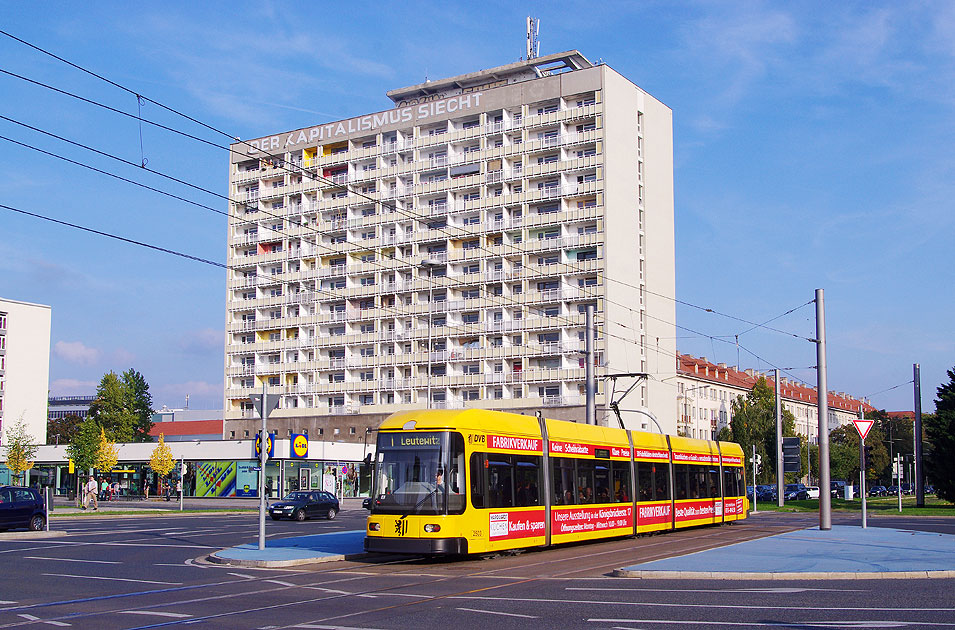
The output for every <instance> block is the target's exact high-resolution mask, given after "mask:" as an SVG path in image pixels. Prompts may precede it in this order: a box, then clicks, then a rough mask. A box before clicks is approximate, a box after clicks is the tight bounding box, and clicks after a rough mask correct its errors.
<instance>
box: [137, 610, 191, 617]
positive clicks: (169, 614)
mask: <svg viewBox="0 0 955 630" xmlns="http://www.w3.org/2000/svg"><path fill="white" fill-rule="evenodd" d="M119 614H121V615H155V616H157V617H173V618H175V619H185V618H186V617H192V615H187V614H186V613H174V612H161V611H159V610H120V611H119Z"/></svg>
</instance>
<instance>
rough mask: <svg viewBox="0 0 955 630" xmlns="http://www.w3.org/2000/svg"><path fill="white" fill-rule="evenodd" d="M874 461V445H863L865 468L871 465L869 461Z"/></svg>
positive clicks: (863, 463) (863, 464)
mask: <svg viewBox="0 0 955 630" xmlns="http://www.w3.org/2000/svg"><path fill="white" fill-rule="evenodd" d="M871 461H872V447H871V446H863V447H862V466H863V468H868V467H869V462H871Z"/></svg>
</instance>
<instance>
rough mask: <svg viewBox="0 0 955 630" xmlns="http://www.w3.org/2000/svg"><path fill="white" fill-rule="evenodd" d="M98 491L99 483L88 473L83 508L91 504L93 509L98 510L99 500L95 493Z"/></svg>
mask: <svg viewBox="0 0 955 630" xmlns="http://www.w3.org/2000/svg"><path fill="white" fill-rule="evenodd" d="M97 491H99V484H98V483H96V479H95V478H94V477H93V476H92V475H90V480H89V481H88V482H86V492H85V498H84V500H83V509H86V508H87V507H89V506H90V504H92V505H93V510H94V511H99V502H98V501H97V500H96V493H97Z"/></svg>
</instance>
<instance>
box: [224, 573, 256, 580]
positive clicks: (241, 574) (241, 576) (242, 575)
mask: <svg viewBox="0 0 955 630" xmlns="http://www.w3.org/2000/svg"><path fill="white" fill-rule="evenodd" d="M229 575H234V576H235V577H240V578H245V579H247V580H254V579H255V576H254V575H246V574H245V573H230V574H229Z"/></svg>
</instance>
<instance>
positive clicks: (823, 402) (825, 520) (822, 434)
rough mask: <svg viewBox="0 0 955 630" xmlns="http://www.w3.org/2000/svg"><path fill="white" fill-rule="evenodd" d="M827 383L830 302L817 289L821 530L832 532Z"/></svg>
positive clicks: (817, 400) (820, 290)
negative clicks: (827, 335)
mask: <svg viewBox="0 0 955 630" xmlns="http://www.w3.org/2000/svg"><path fill="white" fill-rule="evenodd" d="M827 387H828V385H827V383H826V303H825V294H824V292H823V290H822V289H816V393H817V396H816V402H817V410H816V411H817V413H818V415H819V529H820V530H831V529H832V495H831V494H830V490H829V390H828V389H827Z"/></svg>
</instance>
